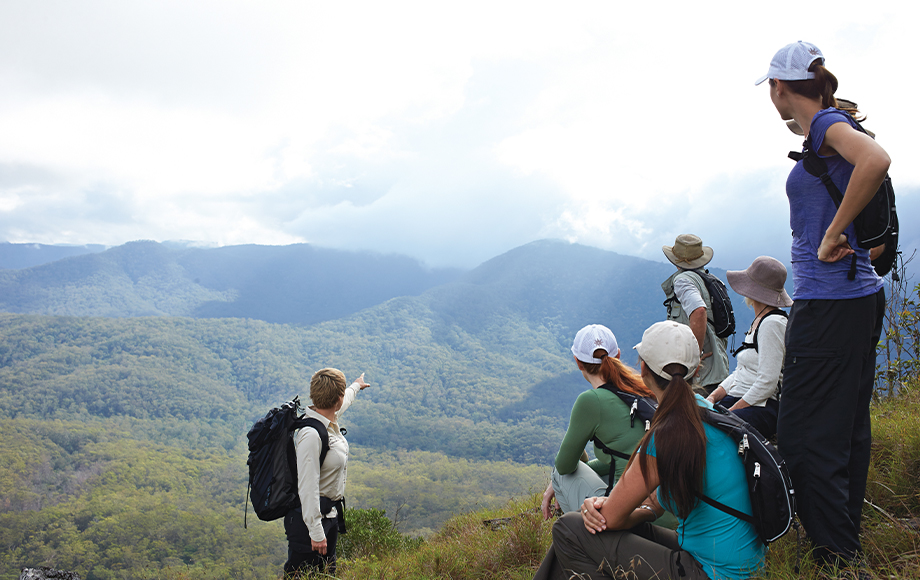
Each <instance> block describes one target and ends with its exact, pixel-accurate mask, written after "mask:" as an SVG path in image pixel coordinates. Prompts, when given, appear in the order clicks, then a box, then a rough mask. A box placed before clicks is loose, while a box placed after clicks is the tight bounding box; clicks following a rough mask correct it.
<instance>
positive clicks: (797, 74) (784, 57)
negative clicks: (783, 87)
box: [754, 40, 824, 85]
mask: <svg viewBox="0 0 920 580" xmlns="http://www.w3.org/2000/svg"><path fill="white" fill-rule="evenodd" d="M816 60H820V61H821V62H820V64H824V55H823V54H821V49H819V48H818V47H817V46H815V45H814V44H812V43H810V42H803V41H801V40H800V41H798V42H793V43H791V44H787V45H786V46H784V47H782V48H781V49H779V50H778V51H776V54H775V55H773V60H771V61H770V68H769V69H767V74H765V75H763V76H762V77H760V78H759V79H757V80H756V81H755V82H754V84H755V85H759V84H760V83H762V82H764V81H765V80H767V79H776V80H779V81H806V80H809V79H813V78H815V73H813V72H809V71H808V68H809V67H810V66H811V63H813V62H815V61H816Z"/></svg>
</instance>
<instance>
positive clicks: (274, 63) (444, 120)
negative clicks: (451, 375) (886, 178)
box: [0, 0, 920, 269]
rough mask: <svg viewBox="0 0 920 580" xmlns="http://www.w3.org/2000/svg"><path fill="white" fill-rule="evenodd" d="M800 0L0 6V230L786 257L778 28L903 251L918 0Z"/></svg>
mask: <svg viewBox="0 0 920 580" xmlns="http://www.w3.org/2000/svg"><path fill="white" fill-rule="evenodd" d="M813 5H814V6H818V5H817V4H812V3H799V4H796V5H795V11H794V12H793V11H792V10H791V9H789V10H786V11H781V5H779V4H776V3H772V4H771V3H741V2H737V1H733V2H725V3H705V2H704V3H689V2H629V3H626V2H616V1H612V0H606V1H604V2H565V3H563V2H552V3H541V2H534V1H527V2H499V1H496V0H489V1H487V2H473V1H469V0H467V1H464V2H432V1H430V0H428V1H422V2H396V1H389V2H307V1H290V2H278V1H267V0H259V1H253V2H243V1H232V0H214V1H202V0H176V1H163V0H159V1H157V2H136V1H126V0H111V1H101V0H81V1H79V2H73V1H70V0H62V1H57V2H55V1H41V2H35V1H33V0H4V1H3V2H0V240H6V241H10V242H40V243H46V244H55V243H72V244H83V243H101V244H107V245H119V244H122V243H124V242H127V241H131V240H136V239H153V240H158V241H165V240H195V241H200V242H204V243H211V244H217V245H228V244H243V243H259V244H289V243H295V242H308V243H313V244H317V245H321V246H326V247H333V248H343V249H370V250H376V251H381V252H397V253H403V254H409V255H412V256H415V257H417V258H419V259H421V260H423V261H424V262H426V263H428V264H430V265H434V266H443V265H451V266H462V267H471V266H475V265H476V264H478V263H480V262H482V261H484V260H486V259H489V258H491V257H493V256H495V255H498V254H500V253H502V252H505V251H507V250H509V249H512V248H514V247H516V246H519V245H522V244H524V243H527V242H530V241H532V240H535V239H540V238H547V237H551V238H563V239H568V240H571V241H577V242H580V243H584V244H587V245H591V246H597V247H600V248H604V249H608V250H613V251H616V252H619V253H623V254H630V255H636V256H641V257H646V258H651V259H654V260H662V261H663V260H664V257H663V255H662V253H661V249H660V248H661V246H662V245H663V244H668V245H670V244H672V243H673V241H674V237H675V236H676V235H677V234H678V233H682V232H695V233H697V234H698V235H700V236H701V237H702V238H703V240H704V242H705V243H706V244H707V245H711V246H712V247H714V248H715V259H714V261H713V265H715V266H717V267H722V268H728V269H735V268H743V267H745V266H747V264H748V263H749V262H750V260H751V259H753V258H754V257H756V256H758V255H761V254H770V255H774V256H776V257H777V258H780V259H781V260H783V261H784V262H788V251H789V242H790V233H789V226H788V205H787V203H786V198H785V193H784V183H785V179H786V176H787V174H788V172H789V170H790V169H791V167H792V162H791V161H790V160H788V159H787V158H786V153H787V152H788V151H789V150H790V149H796V148H799V147H800V146H801V138H800V137H796V136H795V135H793V134H792V133H790V132H789V131H788V130H787V129H786V128H785V126H784V124H783V122H782V121H781V120H780V119H779V117H778V115H777V113H776V111H775V109H774V108H773V106H772V105H771V103H770V99H769V95H768V88H767V86H766V85H761V86H758V87H755V86H754V81H755V79H757V78H758V77H759V76H761V75H763V74H764V73H766V71H767V67H768V65H769V62H770V59H771V57H772V56H773V54H774V53H775V52H776V50H777V49H779V48H780V47H781V46H783V45H785V44H787V43H789V42H793V41H796V40H800V39H801V40H808V41H810V42H813V43H815V44H817V45H818V46H819V47H820V48H821V49H822V51H823V52H824V54H825V57H826V58H827V66H828V68H829V69H830V70H831V71H832V72H834V73H835V74H836V75H837V77H838V78H839V80H840V88H839V90H838V93H837V94H838V96H842V97H846V98H849V99H851V100H855V101H856V102H857V103H858V104H859V106H860V109H861V110H862V111H863V112H864V113H866V114H867V115H868V120H867V122H866V125H867V126H868V127H869V128H870V129H872V130H874V131H875V132H876V133H877V135H878V140H879V142H880V143H881V144H882V145H883V146H884V147H885V148H886V150H887V151H888V152H889V154H890V155H891V157H892V160H893V163H892V168H891V175H892V178H893V180H894V183H895V190H896V192H897V194H898V202H899V210H900V213H901V224H902V229H903V230H905V232H904V242H905V245H909V246H910V247H912V248H915V247H917V244H918V241H920V235H918V231H917V230H918V228H917V227H916V224H917V223H918V219H920V163H917V160H918V159H920V142H918V139H917V138H916V136H917V134H918V130H917V121H916V119H917V114H916V113H913V112H912V111H913V109H914V106H913V105H914V102H915V101H916V100H917V98H918V96H920V80H918V78H920V77H918V75H917V74H916V73H915V72H914V64H915V63H914V61H915V60H916V58H917V56H918V54H920V44H918V41H917V36H918V33H917V30H916V24H917V22H918V21H920V14H918V12H920V9H918V8H917V6H918V5H917V4H914V3H912V2H898V3H886V2H872V3H866V2H859V3H853V4H852V5H848V3H846V2H834V3H832V4H831V5H829V4H827V3H823V4H822V5H821V7H820V8H811V6H813ZM748 6H749V7H748ZM788 6H792V5H788ZM831 6H832V8H831Z"/></svg>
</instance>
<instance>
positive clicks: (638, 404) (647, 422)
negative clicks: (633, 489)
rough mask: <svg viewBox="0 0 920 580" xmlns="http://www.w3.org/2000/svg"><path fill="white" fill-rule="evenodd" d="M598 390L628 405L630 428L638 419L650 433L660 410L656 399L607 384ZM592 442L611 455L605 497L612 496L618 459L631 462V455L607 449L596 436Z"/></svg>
mask: <svg viewBox="0 0 920 580" xmlns="http://www.w3.org/2000/svg"><path fill="white" fill-rule="evenodd" d="M598 388H600V389H606V390H608V391H610V392H611V393H613V394H615V395H616V396H618V397H620V400H621V401H623V402H624V403H626V406H627V407H629V426H630V428H633V427H635V426H636V418H638V419H639V420H640V421H641V422H642V423H640V425H644V428H645V430H646V431H648V429H649V427H650V426H651V424H652V417H653V416H654V415H655V411H657V410H658V403H657V402H656V401H655V399H652V398H651V397H640V396H639V395H634V394H633V393H627V392H626V391H622V390H620V389H618V388H617V387H616V385H613V384H611V383H605V384H603V385H601V386H600V387H598ZM591 440H592V441H593V442H594V446H595V447H597V448H598V449H600V450H602V451H603V452H604V453H606V454H607V455H610V472H609V473H608V474H607V491H606V492H604V495H605V496H608V495H610V490H611V489H613V477H614V475H615V474H616V458H617V457H619V458H620V459H625V460H626V461H629V455H627V454H625V453H622V452H620V451H617V450H616V449H611V448H609V447H607V446H606V445H604V443H603V442H602V441H601V440H600V439H598V438H597V436H596V435H595V436H594V438H592V439H591Z"/></svg>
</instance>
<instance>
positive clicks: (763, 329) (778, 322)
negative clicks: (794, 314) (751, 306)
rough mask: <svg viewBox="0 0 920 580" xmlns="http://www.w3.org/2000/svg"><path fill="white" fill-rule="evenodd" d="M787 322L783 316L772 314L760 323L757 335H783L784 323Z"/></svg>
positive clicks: (784, 330)
mask: <svg viewBox="0 0 920 580" xmlns="http://www.w3.org/2000/svg"><path fill="white" fill-rule="evenodd" d="M787 322H789V319H788V318H786V317H785V316H783V315H782V314H774V315H772V316H767V317H765V318H764V319H763V320H761V321H760V332H758V333H757V334H758V335H761V334H765V333H770V332H772V333H783V334H785V332H786V323H787Z"/></svg>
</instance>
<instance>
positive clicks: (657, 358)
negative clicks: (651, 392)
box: [633, 320, 700, 381]
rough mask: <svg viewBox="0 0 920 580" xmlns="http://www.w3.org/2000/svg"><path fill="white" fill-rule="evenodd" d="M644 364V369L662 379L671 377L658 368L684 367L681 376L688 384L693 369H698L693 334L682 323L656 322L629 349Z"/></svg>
mask: <svg viewBox="0 0 920 580" xmlns="http://www.w3.org/2000/svg"><path fill="white" fill-rule="evenodd" d="M633 348H634V349H636V351H637V352H638V353H639V356H640V357H641V358H642V360H643V361H645V364H646V366H648V368H649V369H650V370H651V371H652V372H653V373H655V374H656V375H658V376H659V377H664V378H673V375H671V374H668V373H666V372H664V371H663V370H662V369H664V367H666V366H668V365H669V364H671V363H677V364H681V365H684V366H685V367H687V374H686V376H684V378H685V379H687V380H688V381H689V380H690V379H691V378H692V377H693V375H695V374H696V367H698V366H700V345H699V343H697V342H696V337H695V336H693V331H692V330H690V327H689V326H687V325H686V324H680V323H679V322H674V321H673V320H666V321H663V322H656V323H655V324H653V325H651V326H649V327H648V328H647V329H646V330H645V332H643V333H642V342H640V343H639V344H637V345H636V346H634V347H633Z"/></svg>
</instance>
